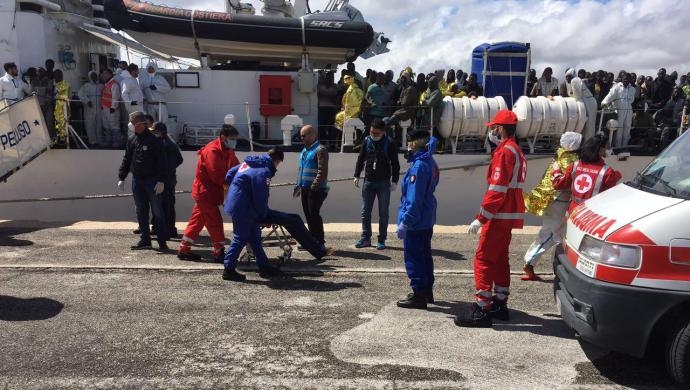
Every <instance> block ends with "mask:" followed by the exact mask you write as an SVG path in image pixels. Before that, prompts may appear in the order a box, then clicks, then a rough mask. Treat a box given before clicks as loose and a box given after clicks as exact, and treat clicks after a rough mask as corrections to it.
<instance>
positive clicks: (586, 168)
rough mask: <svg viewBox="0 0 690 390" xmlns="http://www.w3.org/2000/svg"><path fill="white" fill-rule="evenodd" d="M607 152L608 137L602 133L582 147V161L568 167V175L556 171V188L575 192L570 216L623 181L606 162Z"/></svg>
mask: <svg viewBox="0 0 690 390" xmlns="http://www.w3.org/2000/svg"><path fill="white" fill-rule="evenodd" d="M607 149H608V141H607V139H606V136H605V135H604V134H601V133H599V134H597V135H595V136H594V137H592V138H590V139H588V140H587V141H585V143H584V145H582V150H581V151H580V160H578V161H575V162H574V163H572V164H570V165H568V167H567V168H566V170H565V171H563V170H562V169H554V170H553V173H552V178H553V188H555V189H557V190H567V189H570V190H571V192H572V200H571V201H570V206H569V207H568V213H570V212H572V211H573V209H574V208H575V207H577V206H578V205H580V204H582V203H584V201H585V200H587V199H589V198H591V197H593V196H595V195H597V194H599V193H600V192H603V191H606V190H608V189H609V188H611V187H613V186H615V185H616V184H617V183H618V181H619V180H620V179H621V178H622V177H623V175H621V173H620V172H619V171H617V170H615V169H613V168H611V167H609V166H608V165H606V163H605V162H604V158H605V157H606V156H607Z"/></svg>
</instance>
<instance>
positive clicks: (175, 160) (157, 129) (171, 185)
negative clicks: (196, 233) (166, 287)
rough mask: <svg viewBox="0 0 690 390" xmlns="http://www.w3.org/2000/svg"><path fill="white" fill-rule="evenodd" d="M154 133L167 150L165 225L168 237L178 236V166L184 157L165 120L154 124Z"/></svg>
mask: <svg viewBox="0 0 690 390" xmlns="http://www.w3.org/2000/svg"><path fill="white" fill-rule="evenodd" d="M152 133H153V135H155V136H156V137H158V138H159V139H160V140H161V142H163V151H164V152H165V160H166V162H167V171H166V173H167V174H166V176H165V189H164V190H163V193H162V194H161V201H162V206H163V215H164V216H165V222H166V226H165V227H164V228H165V229H166V230H167V231H168V232H169V233H168V237H173V238H177V228H176V227H175V221H176V220H177V219H176V218H177V216H176V215H175V186H176V185H177V173H176V171H177V167H179V166H180V165H182V163H183V162H184V159H183V158H182V153H181V152H180V148H179V147H178V146H177V144H176V143H174V142H173V141H172V140H171V139H170V137H168V127H167V126H166V125H165V123H163V122H156V123H154V124H153V126H152Z"/></svg>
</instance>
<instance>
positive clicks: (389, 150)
mask: <svg viewBox="0 0 690 390" xmlns="http://www.w3.org/2000/svg"><path fill="white" fill-rule="evenodd" d="M374 165H375V166H376V169H374ZM362 170H364V178H365V179H366V180H368V181H380V180H390V181H391V182H393V183H397V182H398V179H400V161H399V160H398V146H397V145H396V144H395V141H394V140H392V139H391V138H389V137H388V136H384V137H383V138H382V139H381V140H379V141H376V142H375V141H374V140H372V139H371V137H367V138H365V139H364V141H363V142H362V149H360V151H359V156H358V157H357V165H355V177H359V176H360V175H361V174H362Z"/></svg>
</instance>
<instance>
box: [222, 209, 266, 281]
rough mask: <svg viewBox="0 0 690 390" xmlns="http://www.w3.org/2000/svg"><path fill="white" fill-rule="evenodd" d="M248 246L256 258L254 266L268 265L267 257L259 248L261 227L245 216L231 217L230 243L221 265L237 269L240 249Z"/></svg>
mask: <svg viewBox="0 0 690 390" xmlns="http://www.w3.org/2000/svg"><path fill="white" fill-rule="evenodd" d="M247 244H249V246H250V247H251V248H252V252H254V256H255V257H256V264H257V265H258V266H259V267H263V266H266V265H268V257H267V256H266V252H265V251H264V248H263V246H261V226H260V225H259V222H258V221H256V220H253V219H251V218H247V217H246V216H240V215H238V216H235V215H233V217H232V241H231V242H230V247H228V252H227V253H226V254H225V260H224V261H223V264H224V265H225V268H228V269H233V268H235V267H237V259H238V258H239V257H240V253H242V249H244V247H245V246H246V245H247Z"/></svg>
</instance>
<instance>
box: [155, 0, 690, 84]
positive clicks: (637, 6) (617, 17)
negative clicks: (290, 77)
mask: <svg viewBox="0 0 690 390" xmlns="http://www.w3.org/2000/svg"><path fill="white" fill-rule="evenodd" d="M150 1H152V2H155V3H158V4H165V5H169V6H177V7H184V8H197V9H206V10H224V1H223V0H150ZM243 1H244V0H243ZM244 2H247V1H244ZM249 2H252V3H253V4H254V7H255V8H256V9H257V12H258V11H259V10H260V9H261V6H262V4H261V3H260V2H259V1H258V0H254V1H249ZM326 3H327V1H326V0H311V1H310V6H311V8H312V10H316V9H322V8H324V7H325V5H326ZM350 3H351V4H352V5H354V6H355V7H357V8H358V9H359V10H360V11H361V12H362V14H363V15H364V17H365V19H366V20H367V21H368V22H369V23H370V24H371V25H372V26H373V27H374V30H375V31H381V32H384V33H385V35H386V36H387V37H388V38H389V39H391V40H392V41H393V42H392V43H390V44H389V48H390V50H391V51H390V53H387V54H384V55H381V56H377V57H374V58H371V59H369V60H366V61H365V60H361V59H360V60H358V61H357V63H356V64H357V69H358V70H359V71H361V73H364V70H365V69H366V68H372V69H376V70H379V71H385V70H386V69H393V70H395V71H396V73H397V71H399V70H400V69H402V68H404V67H405V66H408V65H409V66H412V68H413V70H414V71H415V72H417V71H420V70H421V71H424V72H430V71H432V70H433V69H439V68H445V69H449V68H454V69H458V68H460V69H463V70H465V71H468V70H469V64H470V56H471V52H472V49H473V48H474V47H475V46H477V45H479V44H481V43H484V42H500V41H517V42H530V43H531V47H532V65H533V67H534V68H535V69H537V72H538V73H541V70H542V69H543V68H544V67H545V66H549V65H550V66H552V67H553V68H554V73H555V75H556V76H557V77H561V76H562V74H563V72H564V71H565V69H567V68H568V67H571V66H573V67H576V68H585V69H587V70H592V69H606V70H609V71H613V72H616V73H617V71H618V70H620V69H626V70H629V71H635V72H637V73H638V75H639V74H656V70H657V69H658V68H659V67H665V68H667V69H668V72H669V73H670V72H671V71H673V70H677V71H678V72H679V73H681V72H682V73H687V72H690V39H688V38H687V35H686V34H687V28H688V26H689V25H688V15H690V2H686V1H680V0H671V1H668V0H627V1H626V0H611V1H594V0H583V1H556V0H541V1H532V0H505V1H494V0H350Z"/></svg>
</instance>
